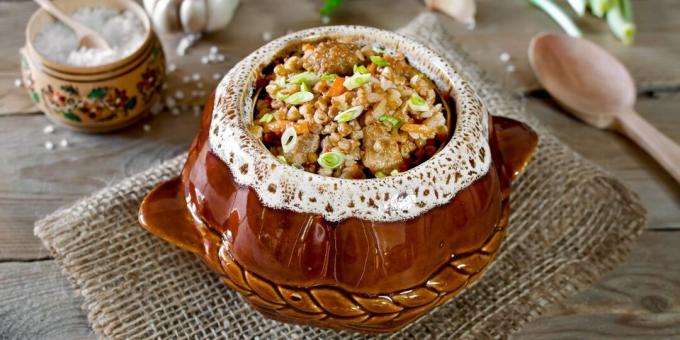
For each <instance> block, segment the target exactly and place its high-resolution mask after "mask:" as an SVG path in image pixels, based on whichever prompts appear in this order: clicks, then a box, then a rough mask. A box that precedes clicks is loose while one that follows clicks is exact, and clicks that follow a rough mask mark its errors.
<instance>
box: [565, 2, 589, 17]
mask: <svg viewBox="0 0 680 340" xmlns="http://www.w3.org/2000/svg"><path fill="white" fill-rule="evenodd" d="M586 1H587V0H567V2H569V5H571V8H573V9H574V12H576V14H578V16H580V17H582V16H583V15H584V14H586V7H587V4H586Z"/></svg>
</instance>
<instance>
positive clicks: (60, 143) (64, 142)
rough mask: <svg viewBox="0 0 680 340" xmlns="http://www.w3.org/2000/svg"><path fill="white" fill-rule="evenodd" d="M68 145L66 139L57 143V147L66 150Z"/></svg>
mask: <svg viewBox="0 0 680 340" xmlns="http://www.w3.org/2000/svg"><path fill="white" fill-rule="evenodd" d="M68 145H69V143H68V140H67V139H62V140H60V141H59V146H61V147H62V148H67V147H68Z"/></svg>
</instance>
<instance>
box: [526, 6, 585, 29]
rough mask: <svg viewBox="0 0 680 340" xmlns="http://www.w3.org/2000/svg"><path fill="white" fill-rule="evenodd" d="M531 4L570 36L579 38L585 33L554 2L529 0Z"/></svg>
mask: <svg viewBox="0 0 680 340" xmlns="http://www.w3.org/2000/svg"><path fill="white" fill-rule="evenodd" d="M529 2H530V3H531V4H532V5H534V6H536V7H538V8H540V9H541V10H542V11H544V12H545V13H546V14H548V16H550V17H551V18H552V19H553V20H555V22H556V23H557V24H558V25H560V27H562V29H563V30H564V31H565V32H567V34H569V35H570V36H572V37H579V38H580V37H582V36H583V32H581V30H580V29H579V28H578V27H577V26H576V24H575V23H574V21H572V20H571V18H570V17H569V15H567V13H565V12H564V11H563V10H562V8H560V7H559V6H557V5H556V4H555V3H554V2H553V1H552V0H529Z"/></svg>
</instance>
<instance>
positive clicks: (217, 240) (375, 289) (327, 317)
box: [139, 26, 537, 333]
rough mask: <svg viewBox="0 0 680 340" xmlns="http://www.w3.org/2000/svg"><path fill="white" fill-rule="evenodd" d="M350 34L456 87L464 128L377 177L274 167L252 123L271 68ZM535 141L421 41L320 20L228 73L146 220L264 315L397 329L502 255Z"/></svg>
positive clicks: (458, 123) (150, 201) (458, 125)
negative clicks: (517, 181)
mask: <svg viewBox="0 0 680 340" xmlns="http://www.w3.org/2000/svg"><path fill="white" fill-rule="evenodd" d="M347 36H351V37H355V38H356V39H360V40H363V41H365V42H367V43H374V44H380V45H381V47H384V48H394V49H397V50H399V51H401V52H403V53H404V54H405V55H406V57H407V58H408V60H409V62H410V63H411V64H412V65H413V66H415V67H416V68H418V69H419V70H420V71H421V72H423V73H424V74H425V75H427V76H428V77H429V78H430V79H432V80H434V81H435V83H436V84H437V86H438V88H439V90H440V91H441V93H443V94H444V95H445V96H446V95H448V96H450V98H451V100H452V105H451V106H452V107H451V111H452V112H451V113H452V117H453V119H452V120H454V121H453V122H452V123H453V124H452V126H454V127H455V128H453V129H452V130H453V133H452V136H451V139H450V141H449V142H448V143H447V144H446V145H445V146H444V147H443V148H442V149H441V150H440V151H439V152H438V153H437V154H436V155H435V156H433V157H432V158H431V159H429V160H427V161H425V162H424V163H422V164H420V165H419V166H417V167H415V168H413V169H410V170H408V171H405V172H402V173H400V174H398V175H396V176H389V177H386V178H381V179H377V178H374V179H364V180H349V179H339V178H329V177H323V176H320V175H316V174H311V173H307V172H304V171H302V170H298V169H295V168H293V167H290V166H287V165H283V164H280V163H278V161H277V160H276V159H275V158H274V157H273V156H272V155H271V154H270V153H269V152H268V151H267V150H266V149H265V148H264V146H262V145H261V144H260V143H259V141H257V140H256V139H255V138H254V137H253V136H251V135H250V134H248V133H247V131H246V129H245V126H247V125H248V124H249V122H250V121H251V120H252V107H253V101H252V96H253V94H254V90H255V88H256V85H255V84H256V82H257V79H258V78H259V75H260V73H261V71H262V69H263V68H264V67H265V66H267V65H268V64H269V63H270V62H271V61H272V60H273V59H274V58H276V57H277V56H281V55H283V54H285V53H286V51H287V49H289V48H290V47H291V46H297V45H298V44H300V43H302V42H308V41H314V40H318V39H322V38H326V37H347ZM454 124H455V125H454ZM536 144H537V136H536V134H535V133H534V132H533V131H532V130H531V129H530V128H529V127H527V126H526V125H525V124H523V123H520V122H517V121H514V120H511V119H507V118H502V117H491V116H489V115H488V114H487V112H486V111H485V110H484V108H483V106H482V105H481V103H480V102H479V99H478V97H477V96H476V95H475V93H474V92H473V90H472V89H471V88H470V87H469V85H468V84H467V83H466V82H465V80H464V79H461V77H460V75H458V74H457V73H455V72H454V71H453V70H452V69H451V67H450V66H449V65H448V64H447V63H446V62H445V61H444V60H443V59H441V58H440V57H439V56H437V55H436V54H435V53H434V52H432V51H431V50H429V49H427V48H426V47H424V46H422V45H420V44H418V43H416V42H415V41H413V40H411V39H409V38H406V37H404V36H401V35H398V34H395V33H391V32H386V31H382V30H377V29H372V28H366V27H356V26H333V27H324V28H316V29H310V30H306V31H301V32H298V33H294V34H291V35H288V36H285V37H283V38H280V39H277V40H275V41H273V42H271V43H269V44H268V45H266V46H264V47H262V48H261V49H259V50H257V51H255V52H254V53H253V54H251V55H250V56H249V57H247V58H246V59H244V60H243V61H242V62H240V63H239V64H238V65H236V66H235V67H234V68H233V69H232V70H231V71H230V73H229V74H228V75H227V76H226V77H225V79H224V80H223V81H222V82H221V83H220V85H219V86H218V88H217V91H216V94H215V95H214V97H213V98H211V100H210V101H209V102H208V103H207V105H206V110H205V112H204V114H203V118H202V124H201V130H200V132H199V134H198V136H197V137H196V139H195V140H194V142H193V143H192V145H191V148H190V151H189V156H188V159H187V162H186V165H185V167H184V170H183V171H182V175H181V176H180V177H178V178H175V179H173V180H170V181H168V182H165V183H162V184H160V185H159V186H157V187H156V188H154V189H153V190H152V191H151V192H150V193H149V194H148V195H147V197H146V198H145V199H144V201H143V202H142V206H141V208H140V217H139V218H140V221H141V224H142V225H143V226H144V228H146V229H147V230H148V231H150V232H151V233H153V234H155V235H157V236H159V237H160V238H162V239H164V240H166V241H168V242H171V243H173V244H175V245H177V246H179V247H181V248H183V249H186V250H188V251H191V252H193V253H196V254H197V255H199V256H200V257H201V258H202V259H203V260H204V261H205V262H206V263H207V264H208V266H209V267H210V268H211V269H212V270H214V271H215V272H217V273H218V274H219V275H221V276H222V278H223V279H224V282H225V283H226V284H227V285H228V286H229V287H231V288H232V289H234V290H235V291H237V292H239V293H240V294H241V295H242V296H243V297H244V298H245V300H246V301H248V302H249V303H250V304H251V305H252V306H253V307H254V308H255V309H256V310H258V311H260V312H261V313H262V314H264V315H266V316H268V317H271V318H273V319H277V320H282V321H287V322H295V323H302V324H310V325H315V326H322V327H332V328H338V329H347V330H354V331H361V332H368V333H377V332H391V331H395V330H398V329H400V328H402V327H404V326H405V325H407V324H408V323H409V322H411V321H413V320H415V319H417V318H418V317H420V316H422V315H424V314H425V313H427V312H428V311H429V310H431V309H432V308H434V307H436V306H439V305H441V304H443V303H445V302H446V301H448V300H450V299H451V298H452V297H454V296H456V295H458V294H460V293H461V292H462V291H463V290H464V289H465V288H466V287H468V286H469V285H470V284H472V283H473V282H474V281H475V280H477V279H478V278H479V277H480V275H481V273H482V272H483V270H484V269H485V268H486V267H487V265H488V264H489V263H490V262H491V261H492V260H493V259H494V257H495V256H496V254H497V251H498V249H499V246H500V244H501V242H502V240H503V238H504V236H505V232H506V228H507V223H508V216H509V206H508V201H509V195H510V182H511V181H512V180H513V179H514V178H515V176H517V174H518V173H519V172H520V171H521V170H522V169H523V168H524V166H525V165H526V163H527V162H528V160H529V158H530V157H531V154H532V153H533V151H534V149H535V147H536Z"/></svg>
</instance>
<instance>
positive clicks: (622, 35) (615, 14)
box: [607, 0, 635, 45]
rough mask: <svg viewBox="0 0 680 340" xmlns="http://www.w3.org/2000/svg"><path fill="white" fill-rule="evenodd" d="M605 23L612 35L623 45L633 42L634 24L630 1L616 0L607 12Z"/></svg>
mask: <svg viewBox="0 0 680 340" xmlns="http://www.w3.org/2000/svg"><path fill="white" fill-rule="evenodd" d="M607 23H608V24H609V28H610V29H611V30H612V32H613V33H614V35H616V37H617V38H619V39H620V40H621V41H622V42H623V43H624V44H625V45H630V44H632V43H633V41H634V40H635V23H633V8H632V7H631V4H630V0H616V1H614V4H613V5H612V6H611V7H610V8H609V10H608V11H607Z"/></svg>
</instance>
